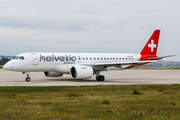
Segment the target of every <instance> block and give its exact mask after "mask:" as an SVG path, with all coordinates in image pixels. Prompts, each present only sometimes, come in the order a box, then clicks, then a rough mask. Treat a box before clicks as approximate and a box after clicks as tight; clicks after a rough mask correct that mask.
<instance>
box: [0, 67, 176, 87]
mask: <svg viewBox="0 0 180 120" xmlns="http://www.w3.org/2000/svg"><path fill="white" fill-rule="evenodd" d="M101 74H102V75H104V76H105V81H96V79H95V76H93V77H92V78H91V79H88V80H74V79H72V78H71V76H70V75H66V74H65V75H63V76H62V77H45V76H44V74H43V73H42V72H32V73H30V77H31V82H26V81H25V78H26V75H24V74H22V73H21V72H12V71H5V70H2V69H0V86H78V84H79V85H131V84H170V83H171V84H176V83H177V84H180V70H111V71H107V72H101Z"/></svg>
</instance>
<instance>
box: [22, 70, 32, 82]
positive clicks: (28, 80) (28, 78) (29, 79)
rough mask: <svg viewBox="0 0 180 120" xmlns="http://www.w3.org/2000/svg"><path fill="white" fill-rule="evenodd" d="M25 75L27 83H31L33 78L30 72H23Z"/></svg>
mask: <svg viewBox="0 0 180 120" xmlns="http://www.w3.org/2000/svg"><path fill="white" fill-rule="evenodd" d="M23 74H26V75H27V78H26V82H30V81H31V78H30V76H29V74H30V72H23Z"/></svg>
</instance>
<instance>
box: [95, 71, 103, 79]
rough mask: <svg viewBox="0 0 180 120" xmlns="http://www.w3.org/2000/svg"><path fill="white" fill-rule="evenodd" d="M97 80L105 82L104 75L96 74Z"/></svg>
mask: <svg viewBox="0 0 180 120" xmlns="http://www.w3.org/2000/svg"><path fill="white" fill-rule="evenodd" d="M96 80H97V81H104V80H105V77H104V76H103V75H100V71H97V72H96Z"/></svg>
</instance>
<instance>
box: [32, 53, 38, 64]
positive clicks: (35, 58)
mask: <svg viewBox="0 0 180 120" xmlns="http://www.w3.org/2000/svg"><path fill="white" fill-rule="evenodd" d="M31 55H32V64H33V65H34V66H36V65H37V64H38V57H37V54H36V53H31Z"/></svg>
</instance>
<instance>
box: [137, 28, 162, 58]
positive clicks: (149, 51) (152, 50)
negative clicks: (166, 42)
mask: <svg viewBox="0 0 180 120" xmlns="http://www.w3.org/2000/svg"><path fill="white" fill-rule="evenodd" d="M159 35H160V30H155V31H154V33H153V34H152V36H151V37H150V38H149V40H148V42H147V43H146V45H145V46H144V48H143V49H142V51H141V53H140V54H141V58H140V60H148V58H152V57H156V53H157V48H158V41H159Z"/></svg>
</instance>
